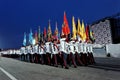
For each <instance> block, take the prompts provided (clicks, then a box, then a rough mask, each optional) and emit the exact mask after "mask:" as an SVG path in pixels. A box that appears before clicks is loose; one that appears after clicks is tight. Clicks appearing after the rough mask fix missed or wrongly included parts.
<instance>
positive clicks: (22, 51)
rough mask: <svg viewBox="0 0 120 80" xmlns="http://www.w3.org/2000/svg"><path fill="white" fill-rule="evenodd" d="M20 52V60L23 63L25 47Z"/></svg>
mask: <svg viewBox="0 0 120 80" xmlns="http://www.w3.org/2000/svg"><path fill="white" fill-rule="evenodd" d="M20 52H21V60H22V61H25V47H21V49H20Z"/></svg>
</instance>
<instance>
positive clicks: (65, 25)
mask: <svg viewBox="0 0 120 80" xmlns="http://www.w3.org/2000/svg"><path fill="white" fill-rule="evenodd" d="M63 23H64V30H65V31H64V34H65V35H66V36H67V35H68V34H70V28H69V25H68V20H67V17H66V13H65V12H64V22H63Z"/></svg>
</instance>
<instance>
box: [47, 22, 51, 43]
mask: <svg viewBox="0 0 120 80" xmlns="http://www.w3.org/2000/svg"><path fill="white" fill-rule="evenodd" d="M47 37H48V41H50V40H51V38H52V31H51V25H50V20H49V25H48V30H47Z"/></svg>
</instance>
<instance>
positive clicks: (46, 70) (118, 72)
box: [0, 57, 120, 80]
mask: <svg viewBox="0 0 120 80" xmlns="http://www.w3.org/2000/svg"><path fill="white" fill-rule="evenodd" d="M95 60H96V62H97V63H96V64H95V65H90V66H88V67H84V66H82V67H77V68H73V67H70V69H63V68H56V67H52V66H47V65H41V64H34V63H27V62H22V61H19V60H15V59H11V58H3V57H2V58H1V60H0V80H120V59H116V58H95Z"/></svg>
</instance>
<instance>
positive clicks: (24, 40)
mask: <svg viewBox="0 0 120 80" xmlns="http://www.w3.org/2000/svg"><path fill="white" fill-rule="evenodd" d="M26 43H27V40H26V33H24V39H23V46H26Z"/></svg>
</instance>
